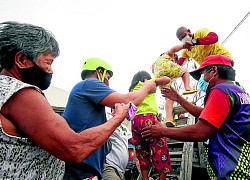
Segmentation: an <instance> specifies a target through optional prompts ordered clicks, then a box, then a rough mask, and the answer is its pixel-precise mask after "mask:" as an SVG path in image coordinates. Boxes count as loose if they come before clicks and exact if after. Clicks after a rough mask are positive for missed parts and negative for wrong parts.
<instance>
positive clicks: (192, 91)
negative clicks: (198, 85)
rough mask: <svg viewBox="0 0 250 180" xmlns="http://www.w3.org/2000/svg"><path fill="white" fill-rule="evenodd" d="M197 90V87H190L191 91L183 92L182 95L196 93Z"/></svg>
mask: <svg viewBox="0 0 250 180" xmlns="http://www.w3.org/2000/svg"><path fill="white" fill-rule="evenodd" d="M195 92H197V89H190V90H189V91H184V92H183V93H182V95H188V94H193V93H195Z"/></svg>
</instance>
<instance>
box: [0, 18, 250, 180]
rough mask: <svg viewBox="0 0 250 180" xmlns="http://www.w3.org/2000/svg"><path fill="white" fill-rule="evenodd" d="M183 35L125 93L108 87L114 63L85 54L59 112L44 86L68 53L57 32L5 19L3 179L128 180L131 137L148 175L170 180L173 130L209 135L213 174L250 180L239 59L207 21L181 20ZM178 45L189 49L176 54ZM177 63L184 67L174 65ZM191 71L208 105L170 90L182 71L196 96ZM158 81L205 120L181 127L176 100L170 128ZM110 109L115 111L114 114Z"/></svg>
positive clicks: (0, 90)
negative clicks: (193, 65) (186, 23)
mask: <svg viewBox="0 0 250 180" xmlns="http://www.w3.org/2000/svg"><path fill="white" fill-rule="evenodd" d="M176 36H177V38H178V39H179V40H180V41H181V42H182V44H181V45H178V46H174V47H173V48H171V49H170V50H169V51H167V52H166V53H164V54H163V55H161V56H160V58H159V59H157V60H156V61H155V63H154V75H155V77H154V78H151V76H150V74H149V73H148V72H146V71H143V70H142V71H139V72H138V73H137V74H135V75H134V78H133V79H132V82H131V86H130V88H129V92H128V93H126V94H122V93H119V92H117V91H115V90H113V89H111V88H110V87H109V80H110V78H112V76H113V70H112V68H111V66H110V65H109V63H108V62H106V61H104V60H102V59H100V58H96V57H91V58H88V59H86V60H85V61H84V63H83V66H82V72H81V78H82V80H81V81H80V82H78V83H77V84H76V85H75V86H74V87H73V88H72V90H71V92H70V95H69V98H68V101H67V104H66V107H65V111H64V113H63V116H60V115H59V114H57V113H55V112H54V110H53V109H52V107H51V105H50V104H49V102H48V100H47V99H46V97H45V96H44V93H43V90H45V89H47V88H48V87H49V86H50V83H51V79H52V74H53V70H52V67H51V65H52V63H53V62H54V60H55V59H56V58H57V57H58V56H59V54H60V50H59V45H58V42H57V40H56V38H55V37H54V35H53V34H52V33H51V32H49V31H48V30H46V29H44V28H42V27H39V26H36V25H32V24H27V23H19V22H2V23H0V94H1V96H0V140H1V143H0V152H1V153H0V179H64V180H74V179H84V180H90V179H93V180H98V179H99V180H100V179H105V178H106V179H109V178H111V177H112V179H121V180H123V179H124V167H125V165H126V162H127V161H126V158H127V154H126V155H125V156H124V158H125V159H124V158H122V160H121V161H119V160H120V159H119V157H121V156H122V152H121V149H120V146H119V142H123V144H124V145H123V146H122V148H123V149H125V148H127V143H128V142H127V141H129V142H131V143H132V144H134V145H135V147H136V156H137V159H138V160H139V164H140V170H141V173H142V177H143V179H144V180H146V179H149V177H148V169H149V168H150V167H151V166H155V168H156V169H157V172H158V173H159V179H166V174H167V173H169V172H171V170H172V167H171V159H170V156H169V150H168V146H167V141H166V138H167V137H168V138H172V139H176V140H182V141H193V142H195V141H206V140H208V139H209V143H208V157H207V158H208V162H209V166H208V174H209V176H210V178H211V179H250V156H249V154H250V97H249V94H248V93H247V92H246V91H245V90H244V88H242V86H241V85H240V84H239V83H238V82H237V81H236V79H235V70H234V69H233V65H234V59H232V57H231V55H230V53H229V52H228V50H226V49H225V48H224V47H223V46H222V45H221V44H219V43H218V36H217V34H216V33H215V32H212V31H210V30H209V29H207V28H203V29H200V30H198V31H196V32H195V33H191V31H190V30H189V29H187V28H186V27H180V28H178V30H177V32H176ZM176 49H177V50H176ZM174 50H175V51H174ZM179 50H182V55H181V57H180V58H177V59H176V61H174V60H173V55H174V53H175V52H177V51H179ZM189 58H192V59H193V60H195V61H196V62H197V63H198V64H199V67H198V68H197V69H195V70H193V71H192V72H189V73H188V72H187V71H186V70H185V69H183V67H182V65H183V62H184V61H185V60H187V59H189ZM172 65H174V67H176V68H173V69H172V68H169V67H170V66H171V67H172ZM178 68H179V71H178V72H176V71H177V70H175V69H178ZM171 72H172V73H177V74H176V76H175V75H173V76H172V75H171ZM190 75H191V76H192V77H193V78H194V79H195V80H197V81H198V86H199V90H201V91H204V92H205V93H206V97H205V99H204V102H205V103H204V104H205V105H204V107H200V106H197V105H195V104H193V103H190V102H188V101H187V100H186V99H185V98H184V97H183V96H182V95H180V94H179V93H178V92H177V91H176V90H175V89H174V88H173V87H171V79H174V78H177V77H182V79H183V82H184V86H185V90H186V92H184V94H189V93H195V92H196V91H197V90H196V89H193V88H192V87H189V76H190ZM165 85H167V86H165ZM157 86H159V87H160V89H161V93H162V96H163V97H165V98H166V104H167V102H168V101H169V102H171V103H172V102H174V101H176V102H178V103H179V104H180V105H181V106H183V107H184V108H185V109H186V110H187V111H188V112H189V113H190V114H192V115H193V116H195V117H197V118H198V121H197V123H196V124H193V125H189V126H186V127H181V128H175V127H174V126H175V123H174V121H173V117H172V116H173V115H172V110H173V106H172V104H170V105H168V106H167V105H166V116H168V117H167V118H166V120H168V122H170V121H171V122H170V123H171V125H170V126H173V127H166V125H164V123H162V122H161V119H160V118H159V116H158V110H157V104H156V97H155V92H156V88H157ZM106 107H109V108H111V109H112V116H110V117H108V118H107V113H106V110H105V108H106ZM133 107H137V108H136V109H132V108H133ZM168 110H169V111H168ZM128 115H130V118H131V119H130V118H128ZM126 118H127V119H129V120H131V131H132V136H131V138H130V136H128V135H127V134H126V133H125V134H124V131H125V129H124V127H123V125H122V122H123V121H124V120H125V119H126ZM107 119H109V120H107ZM122 135H124V137H123V136H122ZM117 139H118V140H117ZM116 140H117V141H116ZM118 141H119V142H118ZM126 153H127V152H126ZM119 162H122V163H123V164H122V165H121V164H119ZM151 162H152V163H151Z"/></svg>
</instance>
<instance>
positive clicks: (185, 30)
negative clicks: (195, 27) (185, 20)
mask: <svg viewBox="0 0 250 180" xmlns="http://www.w3.org/2000/svg"><path fill="white" fill-rule="evenodd" d="M187 33H190V30H189V29H188V28H186V27H184V26H182V27H180V28H178V29H177V31H176V37H177V38H178V39H179V40H180V41H181V40H182V38H183V37H185V35H186V34H187Z"/></svg>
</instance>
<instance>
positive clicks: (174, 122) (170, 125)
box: [166, 120, 176, 127]
mask: <svg viewBox="0 0 250 180" xmlns="http://www.w3.org/2000/svg"><path fill="white" fill-rule="evenodd" d="M166 126H167V127H176V121H175V120H167V121H166Z"/></svg>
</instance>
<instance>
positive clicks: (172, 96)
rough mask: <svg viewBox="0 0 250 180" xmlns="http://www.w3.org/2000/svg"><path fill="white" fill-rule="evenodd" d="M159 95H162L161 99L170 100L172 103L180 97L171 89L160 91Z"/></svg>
mask: <svg viewBox="0 0 250 180" xmlns="http://www.w3.org/2000/svg"><path fill="white" fill-rule="evenodd" d="M161 95H162V96H163V97H166V98H168V99H170V100H172V101H176V102H177V101H178V99H179V96H180V95H179V94H178V93H177V91H176V90H174V88H173V87H169V88H163V89H161Z"/></svg>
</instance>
